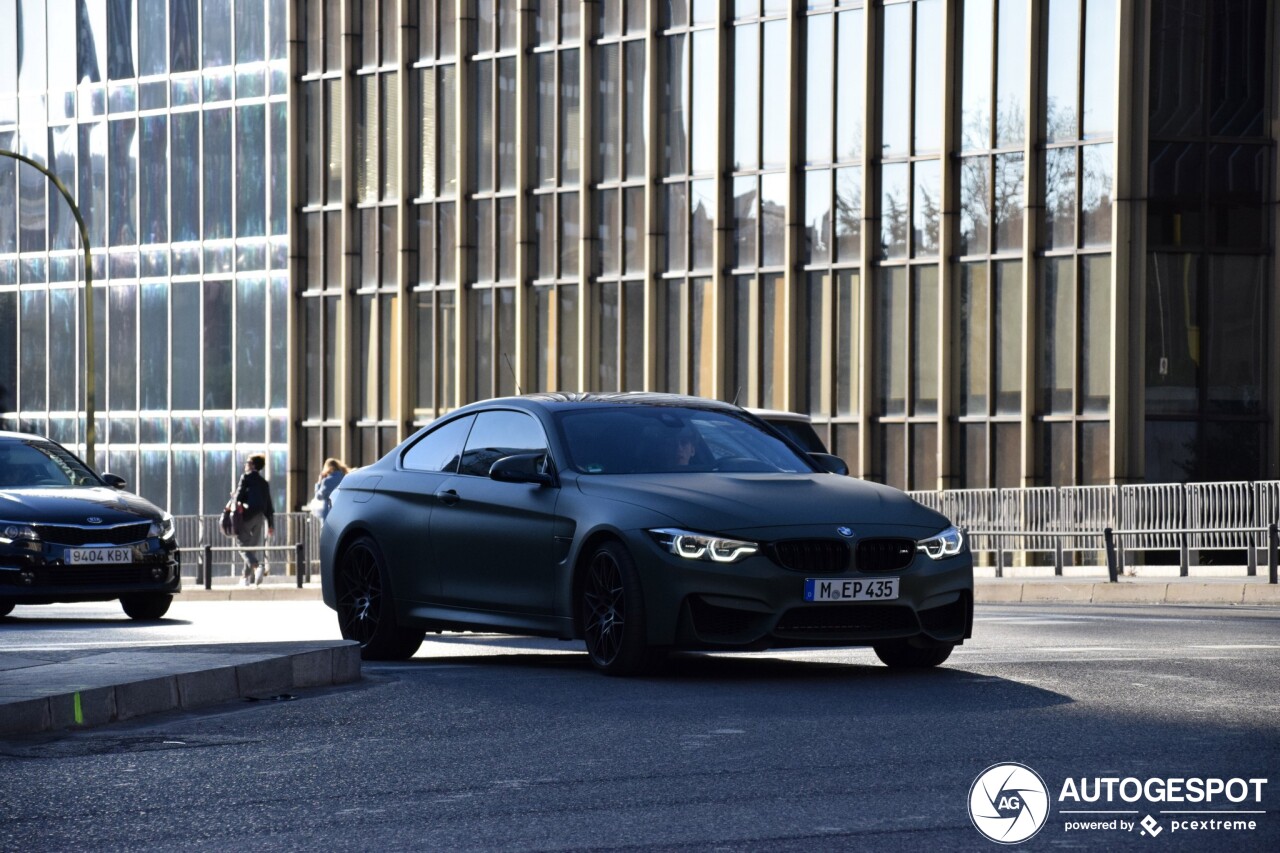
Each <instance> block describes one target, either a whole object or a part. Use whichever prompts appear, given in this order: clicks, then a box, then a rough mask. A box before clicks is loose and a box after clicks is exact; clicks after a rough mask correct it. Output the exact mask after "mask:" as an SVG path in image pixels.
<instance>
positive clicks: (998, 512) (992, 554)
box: [909, 481, 1280, 583]
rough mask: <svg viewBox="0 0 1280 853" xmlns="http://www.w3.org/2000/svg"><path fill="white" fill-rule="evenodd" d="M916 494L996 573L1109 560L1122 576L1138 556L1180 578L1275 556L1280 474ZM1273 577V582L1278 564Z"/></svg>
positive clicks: (1247, 566)
mask: <svg viewBox="0 0 1280 853" xmlns="http://www.w3.org/2000/svg"><path fill="white" fill-rule="evenodd" d="M909 494H910V495H911V496H912V497H913V498H915V499H916V500H917V501H919V502H920V503H922V504H924V505H925V506H928V507H930V508H932V509H936V510H938V511H939V512H941V513H942V514H943V515H945V516H947V517H948V518H949V519H950V520H951V522H952V523H953V524H955V525H956V526H957V527H961V528H964V529H965V530H967V531H968V532H969V543H970V548H971V549H972V550H973V551H974V552H975V554H976V555H977V556H979V558H980V562H983V563H985V564H986V565H990V566H992V567H994V569H995V574H996V577H1002V576H1003V575H1004V571H1005V569H1007V568H1009V567H1011V566H1012V565H1014V564H1015V563H1020V564H1021V565H1024V566H1029V565H1040V566H1052V568H1053V573H1054V575H1056V576H1060V575H1062V574H1063V570H1064V568H1065V567H1067V566H1097V567H1098V568H1099V569H1101V568H1103V567H1104V566H1105V567H1107V570H1108V574H1109V575H1115V574H1119V573H1122V572H1124V571H1125V568H1126V566H1134V565H1136V563H1137V561H1142V562H1144V564H1145V565H1152V566H1157V565H1158V566H1164V565H1169V566H1174V565H1176V566H1177V568H1178V576H1179V577H1189V576H1190V569H1191V568H1192V567H1196V568H1197V569H1201V568H1204V567H1205V566H1202V565H1200V564H1204V563H1208V562H1216V563H1218V564H1221V565H1232V566H1242V567H1243V568H1244V570H1245V572H1246V573H1247V574H1248V575H1249V576H1251V577H1252V576H1256V575H1257V574H1258V567H1259V565H1263V564H1265V565H1267V566H1268V567H1273V566H1274V565H1275V563H1276V561H1277V559H1278V558H1277V554H1276V545H1275V541H1274V536H1275V534H1274V529H1275V527H1276V525H1277V524H1280V481H1264V482H1229V483H1185V484H1178V483H1159V484H1152V485H1129V486H1064V487H1049V488H1028V489H954V490H949V491H941V492H909ZM1108 531H1110V534H1111V536H1112V541H1111V543H1110V547H1108V542H1107V534H1108ZM1233 561H1235V562H1234V563H1233ZM1268 580H1270V582H1271V583H1275V582H1276V577H1275V570H1274V569H1271V570H1269V571H1268Z"/></svg>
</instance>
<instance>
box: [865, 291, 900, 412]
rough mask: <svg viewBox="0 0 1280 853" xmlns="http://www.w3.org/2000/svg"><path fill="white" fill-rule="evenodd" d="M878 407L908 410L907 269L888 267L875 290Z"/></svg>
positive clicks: (881, 410)
mask: <svg viewBox="0 0 1280 853" xmlns="http://www.w3.org/2000/svg"><path fill="white" fill-rule="evenodd" d="M875 312H876V316H875V323H874V324H873V325H872V328H873V329H874V335H875V371H876V409H877V411H878V412H879V413H880V414H883V415H905V414H906V413H907V346H906V342H907V340H908V337H907V331H908V330H907V270H906V268H904V267H885V268H883V269H881V270H880V273H879V275H878V276H877V280H876V289H875Z"/></svg>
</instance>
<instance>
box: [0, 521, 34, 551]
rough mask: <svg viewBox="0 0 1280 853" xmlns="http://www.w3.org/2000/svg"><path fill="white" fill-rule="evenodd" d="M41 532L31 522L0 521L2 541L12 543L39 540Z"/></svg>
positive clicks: (0, 540)
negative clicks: (37, 531)
mask: <svg viewBox="0 0 1280 853" xmlns="http://www.w3.org/2000/svg"><path fill="white" fill-rule="evenodd" d="M39 541H40V534H39V533H36V529H35V528H34V527H32V526H31V525H30V524H14V523H10V522H5V521H0V542H3V543H4V544H6V545H11V544H13V543H14V542H39Z"/></svg>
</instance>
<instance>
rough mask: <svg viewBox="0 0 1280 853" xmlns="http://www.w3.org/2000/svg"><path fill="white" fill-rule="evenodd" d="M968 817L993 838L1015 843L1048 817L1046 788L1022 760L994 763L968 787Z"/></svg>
mask: <svg viewBox="0 0 1280 853" xmlns="http://www.w3.org/2000/svg"><path fill="white" fill-rule="evenodd" d="M969 819H970V820H972V821H973V825H974V827H975V828H976V829H977V830H978V832H981V833H982V834H983V835H985V836H986V837H987V838H989V839H991V840H992V841H995V842H998V843H1000V844H1018V843H1020V842H1023V841H1026V840H1027V839H1028V838H1031V837H1032V836H1034V835H1035V834H1036V833H1037V832H1039V831H1040V830H1041V828H1042V827H1043V826H1044V825H1045V822H1046V821H1047V820H1048V819H1049V789H1048V787H1046V786H1045V784H1044V780H1043V779H1041V778H1040V774H1039V773H1037V772H1036V771H1034V770H1032V769H1031V768H1030V767H1027V766H1026V765H1025V764H1015V763H1012V762H1008V763H1005V764H993V765H992V766H990V767H988V768H987V769H986V770H983V771H982V773H980V774H979V775H978V778H977V779H974V780H973V786H972V787H971V788H970V789H969Z"/></svg>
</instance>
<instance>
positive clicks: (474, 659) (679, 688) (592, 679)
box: [365, 636, 1075, 716]
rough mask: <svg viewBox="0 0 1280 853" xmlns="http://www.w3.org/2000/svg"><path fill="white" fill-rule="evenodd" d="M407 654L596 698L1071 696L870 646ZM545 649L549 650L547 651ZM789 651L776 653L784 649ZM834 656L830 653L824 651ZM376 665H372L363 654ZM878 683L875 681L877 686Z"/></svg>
mask: <svg viewBox="0 0 1280 853" xmlns="http://www.w3.org/2000/svg"><path fill="white" fill-rule="evenodd" d="M430 643H431V644H432V646H434V647H431V646H428V647H424V649H423V650H422V651H419V653H418V655H417V656H416V657H414V658H413V659H412V660H410V661H407V662H406V663H403V664H397V665H396V666H397V668H398V667H409V668H412V669H421V670H422V671H431V670H433V669H440V670H442V672H441V673H440V674H441V675H443V674H444V672H443V671H444V670H451V669H454V668H459V667H468V668H474V669H478V670H482V671H485V673H486V674H489V673H498V672H503V673H504V674H510V675H513V676H514V675H519V674H544V675H545V674H556V677H559V676H560V675H563V676H565V677H566V678H567V679H570V680H571V681H572V682H573V683H574V688H573V689H574V692H575V693H578V694H579V695H581V694H582V693H584V692H585V693H590V694H593V695H594V696H595V697H597V698H610V699H620V700H625V699H626V698H627V697H636V696H640V695H645V696H651V695H653V694H654V693H655V692H657V693H661V694H666V695H668V696H670V695H681V694H687V695H689V696H690V697H694V696H700V695H704V694H705V691H706V690H707V688H713V689H714V690H715V691H716V693H717V695H722V696H724V698H725V699H726V700H733V701H747V702H750V701H755V700H756V699H761V698H763V697H765V696H767V695H774V696H776V694H777V691H779V690H783V691H795V690H798V689H799V690H803V691H804V692H805V694H806V695H808V696H810V697H820V696H824V695H826V696H827V698H830V695H827V694H835V695H838V696H840V697H841V699H840V701H847V702H849V703H850V705H849V707H850V709H851V710H852V709H853V708H856V709H857V710H858V712H859V713H862V714H871V715H873V716H874V715H876V714H879V713H884V714H894V715H901V714H904V713H907V714H915V713H916V712H917V710H919V711H923V710H924V709H926V708H933V709H936V708H937V707H938V706H939V705H940V704H941V705H945V706H946V707H953V708H955V709H956V710H960V711H965V710H967V711H974V712H979V713H981V712H983V711H984V710H985V709H989V708H991V707H999V708H1002V709H1005V710H1014V709H1035V708H1046V707H1052V706H1057V705H1065V704H1070V703H1072V702H1074V701H1075V700H1074V699H1072V698H1071V697H1070V696H1067V695H1064V694H1061V693H1057V692H1055V691H1052V690H1046V689H1044V688H1041V687H1037V686H1034V685H1031V684H1026V683H1022V682H1019V681H1015V680H1010V679H1007V678H1000V677H996V676H991V675H986V674H983V673H978V672H972V671H969V670H966V669H963V668H962V666H961V664H960V662H957V661H952V662H949V663H945V664H943V665H942V666H939V667H935V668H932V669H891V668H889V667H887V666H884V665H883V664H881V663H879V661H877V660H876V658H875V657H874V653H873V652H872V651H871V650H870V649H862V648H854V649H848V650H838V649H837V650H832V649H820V650H813V651H814V654H815V655H822V656H824V657H826V658H828V659H826V660H798V659H796V658H794V657H783V656H779V655H774V654H770V653H769V652H757V653H708V652H676V653H672V654H671V655H669V656H668V657H667V658H666V659H665V660H663V661H662V662H661V663H660V664H659V666H658V667H657V668H656V669H654V670H653V671H651V672H648V673H645V674H643V675H637V676H633V677H630V678H609V677H607V676H603V675H601V674H599V673H597V672H596V671H595V669H594V667H592V665H591V661H590V660H589V659H588V657H587V655H586V652H585V651H583V650H582V646H581V643H570V642H562V641H555V640H540V639H537V638H525V637H495V636H467V637H432V638H431V640H430ZM466 646H473V647H474V646H480V647H482V648H483V651H479V650H477V652H476V653H473V654H465V653H464V654H453V653H451V652H452V649H453V648H464V647H466ZM548 650H552V651H555V652H557V653H554V654H548V653H546V652H547V651H548ZM793 653H794V651H790V652H787V653H785V654H793ZM832 657H839V658H840V659H835V660H833V659H830V658H832ZM365 666H366V667H372V668H374V669H377V668H378V666H379V665H377V664H372V663H366V664H365ZM881 688H883V689H881Z"/></svg>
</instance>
